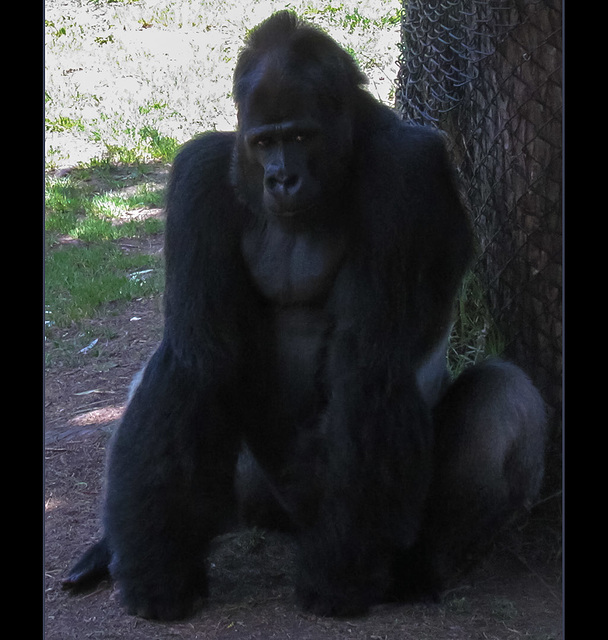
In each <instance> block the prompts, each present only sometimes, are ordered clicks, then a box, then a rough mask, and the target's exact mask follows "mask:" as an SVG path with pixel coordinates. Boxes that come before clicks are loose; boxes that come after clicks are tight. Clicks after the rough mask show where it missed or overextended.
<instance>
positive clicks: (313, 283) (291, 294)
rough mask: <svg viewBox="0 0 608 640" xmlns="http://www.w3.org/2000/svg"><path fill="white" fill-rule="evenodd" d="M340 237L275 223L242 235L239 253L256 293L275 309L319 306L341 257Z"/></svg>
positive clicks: (333, 278) (336, 270)
mask: <svg viewBox="0 0 608 640" xmlns="http://www.w3.org/2000/svg"><path fill="white" fill-rule="evenodd" d="M344 247H345V243H344V241H343V238H342V237H341V236H340V235H337V234H335V233H331V232H330V231H328V230H326V229H321V230H312V229H309V230H304V231H302V230H291V229H285V228H284V227H283V226H281V225H279V224H269V225H266V226H264V227H261V228H255V229H252V230H251V231H249V232H248V233H246V234H244V237H243V240H242V250H243V255H244V257H245V261H246V263H247V266H248V268H249V272H250V274H251V277H252V279H253V281H254V283H255V286H256V287H257V289H258V290H259V291H260V293H261V294H262V295H263V296H264V297H265V298H267V299H268V300H269V301H270V302H271V303H273V304H274V305H275V306H276V307H278V308H286V307H295V306H297V307H312V306H319V305H323V303H324V301H325V299H326V298H327V295H328V294H329V292H330V290H331V288H332V285H333V283H334V280H335V278H336V274H337V272H338V268H339V266H340V263H341V261H342V258H343V256H344Z"/></svg>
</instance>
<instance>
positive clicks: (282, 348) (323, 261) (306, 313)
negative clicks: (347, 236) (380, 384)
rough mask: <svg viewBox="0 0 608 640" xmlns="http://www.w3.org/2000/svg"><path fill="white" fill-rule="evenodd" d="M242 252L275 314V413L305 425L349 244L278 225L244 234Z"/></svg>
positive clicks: (273, 325)
mask: <svg viewBox="0 0 608 640" xmlns="http://www.w3.org/2000/svg"><path fill="white" fill-rule="evenodd" d="M242 250H243V256H244V257H245V261H246V263H247V266H248V268H249V272H250V275H251V278H252V280H253V282H254V285H255V286H256V288H257V289H258V291H259V292H260V293H261V294H262V295H263V296H264V297H265V298H266V299H267V300H268V302H269V303H270V305H271V308H272V313H271V317H272V320H271V322H272V329H271V335H272V340H273V345H268V347H270V348H271V349H270V350H271V352H272V353H273V358H272V363H273V374H274V378H275V380H274V386H273V388H274V390H275V394H273V395H274V396H275V398H276V399H277V407H275V413H276V411H278V414H280V415H282V416H283V418H284V419H286V420H289V421H292V420H293V421H300V420H303V419H306V417H307V416H308V415H309V413H310V411H311V410H314V409H313V407H314V405H315V402H314V399H315V374H316V373H317V372H318V370H319V367H320V366H322V362H321V357H322V346H323V343H324V338H325V336H326V331H327V329H328V323H329V314H328V311H327V308H326V307H327V304H326V303H327V300H328V297H329V295H330V293H331V290H332V287H333V284H334V282H335V279H336V276H337V273H338V271H339V268H340V265H341V263H342V260H343V257H344V252H345V242H344V241H343V238H342V237H341V236H336V235H334V234H331V233H330V232H328V231H319V232H313V231H306V232H290V231H286V230H285V229H283V228H281V227H279V226H278V225H277V226H267V227H264V228H262V229H255V230H252V231H250V232H249V233H247V234H245V235H244V237H243V241H242ZM276 417H278V415H277V416H276Z"/></svg>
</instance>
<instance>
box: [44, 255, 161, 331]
mask: <svg viewBox="0 0 608 640" xmlns="http://www.w3.org/2000/svg"><path fill="white" fill-rule="evenodd" d="M142 272H146V273H142ZM146 276H148V277H146ZM45 283H46V305H45V306H46V308H45V312H46V314H45V322H46V325H47V327H48V328H52V327H59V328H62V327H67V326H70V325H71V324H72V323H73V322H77V321H79V320H82V319H83V318H87V317H91V316H92V315H94V314H95V313H96V312H97V311H98V310H99V309H100V308H101V307H102V305H104V304H106V303H108V302H119V301H126V300H132V299H133V298H138V297H145V296H149V295H154V294H156V293H158V291H159V290H160V287H161V286H162V265H161V264H160V261H159V260H158V258H156V259H155V258H152V257H151V256H148V255H145V254H140V253H130V254H125V253H124V252H123V251H121V249H120V248H119V247H117V246H116V245H114V244H112V243H110V242H98V243H96V244H93V245H88V246H71V247H66V248H63V249H61V250H57V251H52V252H50V253H49V255H48V256H47V259H46V264H45Z"/></svg>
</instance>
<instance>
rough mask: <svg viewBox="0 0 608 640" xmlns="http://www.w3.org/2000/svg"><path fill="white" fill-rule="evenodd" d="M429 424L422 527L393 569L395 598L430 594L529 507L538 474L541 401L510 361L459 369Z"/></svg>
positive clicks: (541, 465) (543, 426) (542, 437)
mask: <svg viewBox="0 0 608 640" xmlns="http://www.w3.org/2000/svg"><path fill="white" fill-rule="evenodd" d="M435 426H436V445H435V455H434V475H433V481H432V484H431V489H430V493H429V498H428V503H427V504H428V506H427V513H426V518H425V523H424V527H423V531H422V534H421V536H420V540H419V542H418V543H417V544H416V545H415V546H414V547H413V548H412V549H411V550H410V551H409V552H408V553H407V554H406V557H402V558H401V560H400V561H399V562H397V564H396V568H395V573H396V588H397V591H401V594H400V597H402V598H407V597H410V598H412V597H414V598H415V597H421V596H423V597H429V596H431V597H435V598H436V597H437V596H438V595H439V592H440V591H441V590H442V588H444V587H445V586H446V583H448V582H449V581H450V580H453V579H454V578H456V577H457V576H458V575H459V574H461V573H462V572H463V571H465V570H466V569H467V568H470V565H471V563H472V561H473V560H475V559H478V558H479V557H480V556H481V555H482V554H483V552H484V550H486V549H487V547H488V546H489V542H490V541H491V540H492V538H493V537H494V536H495V534H496V533H497V532H498V531H499V530H500V528H501V527H503V526H504V525H505V524H506V523H507V522H508V521H509V520H510V519H511V518H512V517H513V516H514V515H515V514H516V513H517V512H519V511H520V510H522V509H527V508H529V507H530V506H532V504H533V502H534V500H535V499H536V498H537V496H538V494H539V491H540V487H541V482H542V478H543V471H544V448H545V437H546V416H545V407H544V403H543V401H542V399H541V397H540V395H539V393H538V391H537V390H536V389H535V387H534V386H533V385H532V383H531V382H530V380H529V379H528V378H527V376H526V375H525V374H524V373H523V372H522V371H521V370H520V369H519V368H518V367H516V366H515V365H513V364H510V363H508V362H504V361H501V360H498V359H491V360H488V361H486V362H484V363H482V364H480V365H477V366H475V367H472V368H471V369H469V370H468V371H465V372H464V373H463V374H462V375H461V376H460V377H459V378H458V379H457V380H456V381H455V382H454V384H453V385H452V386H451V387H450V388H449V389H448V391H447V393H446V394H445V396H444V397H443V399H442V400H441V401H440V403H439V405H438V406H437V408H436V411H435Z"/></svg>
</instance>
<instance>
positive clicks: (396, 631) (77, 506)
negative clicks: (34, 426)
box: [44, 299, 562, 640]
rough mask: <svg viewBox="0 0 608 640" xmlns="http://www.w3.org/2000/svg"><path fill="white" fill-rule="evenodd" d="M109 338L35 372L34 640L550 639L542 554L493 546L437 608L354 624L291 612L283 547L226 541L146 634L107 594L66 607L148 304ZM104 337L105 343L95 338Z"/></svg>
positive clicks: (555, 609) (117, 317) (127, 313)
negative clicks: (39, 460) (203, 578)
mask: <svg viewBox="0 0 608 640" xmlns="http://www.w3.org/2000/svg"><path fill="white" fill-rule="evenodd" d="M95 323H99V324H100V325H101V324H103V327H104V329H107V328H108V327H111V328H112V329H113V331H111V332H110V333H111V335H112V336H113V337H112V339H107V340H106V342H105V343H104V345H103V350H102V353H101V355H100V356H98V357H95V358H93V357H91V358H89V359H87V357H86V355H83V356H82V358H81V360H79V362H78V363H77V366H74V365H73V363H72V365H69V366H66V365H61V364H56V365H54V366H52V367H51V368H50V369H49V370H47V373H46V380H45V384H46V398H45V413H46V415H45V418H46V425H45V427H46V431H45V438H46V447H45V452H44V465H45V491H46V505H45V506H46V522H45V576H46V581H45V636H44V637H45V638H47V640H68V639H70V638H74V639H78V640H82V639H83V638H104V639H105V640H109V639H112V638H114V639H126V638H128V639H129V640H144V639H145V640H155V639H159V640H160V639H163V640H164V639H170V638H183V639H186V640H194V639H196V638H200V639H203V638H204V639H206V640H207V639H222V640H223V639H228V638H238V639H241V640H253V639H255V638H257V639H264V640H270V639H272V638H277V639H278V638H280V639H283V640H285V639H289V638H291V639H293V640H313V639H314V640H317V639H319V640H324V639H327V640H329V639H331V640H343V639H344V640H345V639H347V638H348V639H360V640H364V639H365V640H397V639H399V640H409V639H411V640H439V639H441V640H444V639H446V640H447V639H453V640H474V639H479V640H482V639H483V640H496V639H499V640H515V639H517V640H520V639H521V638H528V639H531V640H558V639H560V638H562V610H561V585H560V577H561V576H560V567H559V566H558V564H557V563H553V562H549V561H547V555H546V553H544V554H539V553H536V552H533V553H524V552H523V551H522V549H521V547H519V548H515V550H514V549H513V547H511V548H510V547H509V546H507V543H506V542H505V543H503V545H502V546H499V547H498V548H497V550H496V552H495V554H494V555H493V556H492V557H491V558H490V559H489V560H488V561H487V562H486V563H485V564H484V565H483V566H482V567H480V568H479V569H477V570H476V571H475V572H474V574H472V575H471V576H469V578H468V579H467V580H466V581H465V583H464V584H462V585H461V586H460V587H459V588H458V589H455V590H453V591H452V592H450V593H448V594H446V597H445V599H444V601H443V602H442V603H441V604H437V605H426V604H414V605H382V606H378V607H375V608H374V609H373V610H372V612H371V613H370V615H368V616H366V617H363V618H353V619H347V620H334V619H327V618H319V617H317V616H313V615H308V614H305V613H303V612H302V611H300V610H299V609H298V607H297V605H296V603H295V601H294V597H293V587H292V585H293V580H292V578H293V577H292V556H293V548H292V545H291V542H290V540H289V539H288V538H285V537H282V536H280V535H278V534H270V533H265V532H260V531H251V530H245V531H235V532H233V533H231V534H227V535H225V536H223V537H221V538H220V539H218V540H217V542H216V545H215V548H214V549H213V552H212V554H211V557H210V559H209V567H210V594H211V595H210V597H209V599H208V601H207V603H206V606H205V607H204V608H203V609H201V610H200V611H199V612H198V613H197V614H196V615H195V616H194V617H192V618H191V619H189V620H186V621H182V622H178V623H171V624H169V623H157V622H151V621H147V620H142V619H139V618H135V617H132V616H128V615H126V614H125V612H124V610H123V609H122V608H121V606H120V604H119V601H118V598H117V592H116V589H115V587H114V585H113V584H111V583H109V582H104V583H102V584H101V585H100V586H99V587H98V588H97V589H96V590H94V591H92V592H90V593H87V594H84V595H78V596H73V595H70V594H68V593H67V592H65V591H63V590H62V588H61V581H62V579H63V578H64V577H65V575H66V573H67V571H68V569H69V567H70V566H71V565H72V564H73V562H74V561H75V560H76V559H78V557H79V555H80V554H81V553H82V552H83V551H84V550H85V549H86V547H87V546H88V545H89V544H91V543H92V542H93V541H95V540H97V539H98V537H99V535H100V519H99V509H100V504H101V498H102V492H103V476H104V461H105V457H106V450H107V446H108V440H109V436H110V433H111V432H112V430H113V429H114V428H115V426H116V423H117V421H118V420H119V418H120V416H121V415H122V412H123V410H124V403H125V400H126V396H127V390H128V385H129V382H130V380H131V378H132V376H133V375H134V374H135V373H136V372H137V371H138V369H139V368H140V367H141V366H142V364H143V363H144V362H145V361H146V359H147V358H148V357H149V356H150V355H151V353H152V352H153V350H154V348H155V347H156V345H157V344H158V342H159V340H160V336H161V328H162V317H161V305H160V301H159V300H158V299H153V300H139V301H134V302H132V303H130V304H129V305H128V306H127V307H125V308H121V309H120V310H118V311H117V312H115V313H114V314H113V315H111V314H109V315H107V316H106V317H104V318H103V320H94V321H91V323H90V324H91V327H92V328H93V329H94V327H95ZM105 335H108V332H107V331H106V332H105Z"/></svg>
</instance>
